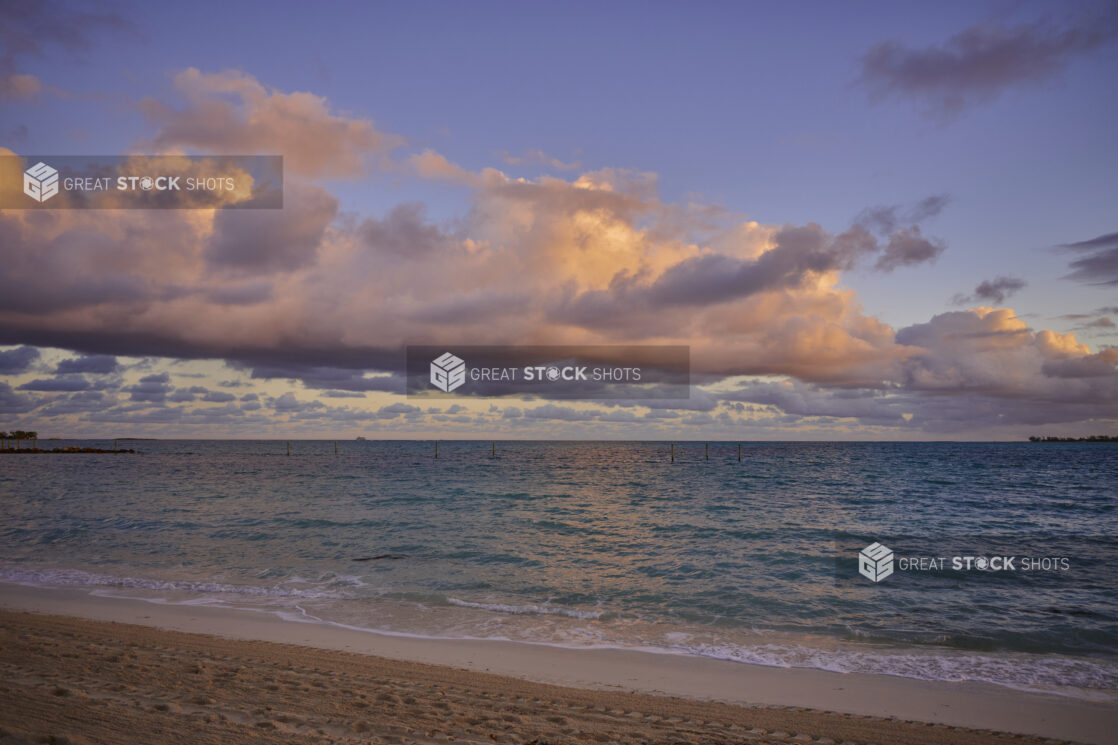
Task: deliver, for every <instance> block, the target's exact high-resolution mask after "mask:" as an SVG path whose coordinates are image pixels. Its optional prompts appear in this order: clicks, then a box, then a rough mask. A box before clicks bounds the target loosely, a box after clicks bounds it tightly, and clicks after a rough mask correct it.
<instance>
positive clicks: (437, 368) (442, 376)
mask: <svg viewBox="0 0 1118 745" xmlns="http://www.w3.org/2000/svg"><path fill="white" fill-rule="evenodd" d="M465 382H466V363H465V362H464V361H463V360H462V359H461V358H460V357H455V356H454V355H453V354H451V353H450V352H446V353H445V354H443V355H440V356H439V357H438V358H436V359H435V361H434V362H432V363H431V385H433V386H435V387H436V388H438V389H439V390H440V391H442V392H443V393H450V392H451V391H453V390H454V389H455V388H457V387H458V386H460V385H462V384H463V383H465Z"/></svg>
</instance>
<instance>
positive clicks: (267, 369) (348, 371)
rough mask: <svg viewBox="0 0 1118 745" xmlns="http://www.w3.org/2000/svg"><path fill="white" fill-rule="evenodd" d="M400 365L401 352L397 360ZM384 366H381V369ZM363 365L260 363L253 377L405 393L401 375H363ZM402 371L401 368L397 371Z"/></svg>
mask: <svg viewBox="0 0 1118 745" xmlns="http://www.w3.org/2000/svg"><path fill="white" fill-rule="evenodd" d="M377 364H378V361H376V360H373V359H370V360H369V369H375V368H376V366H377ZM398 364H399V365H400V367H401V368H402V367H403V355H400V358H399V360H398ZM381 369H383V368H381ZM365 371H366V368H349V367H333V366H328V365H300V364H298V363H278V364H263V365H257V366H255V367H253V368H252V377H253V379H255V380H272V379H276V378H281V379H285V380H299V381H301V382H302V383H303V385H305V386H306V387H307V388H317V389H325V390H335V391H353V392H366V391H384V392H386V393H404V391H405V388H406V386H405V381H406V379H405V377H404V376H403V375H402V374H389V375H378V376H374V377H370V378H367V377H365ZM400 372H401V373H402V372H403V371H402V370H401V371H400Z"/></svg>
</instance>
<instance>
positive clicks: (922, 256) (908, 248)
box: [874, 226, 947, 272]
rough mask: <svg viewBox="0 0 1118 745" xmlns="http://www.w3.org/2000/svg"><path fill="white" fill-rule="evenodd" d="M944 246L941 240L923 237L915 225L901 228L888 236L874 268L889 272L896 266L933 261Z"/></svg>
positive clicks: (942, 250)
mask: <svg viewBox="0 0 1118 745" xmlns="http://www.w3.org/2000/svg"><path fill="white" fill-rule="evenodd" d="M946 248H947V246H946V244H944V242H943V241H940V240H928V239H927V238H925V237H924V236H923V235H922V234H921V233H920V228H918V227H916V226H913V227H911V228H902V229H900V230H897V231H895V232H894V233H893V234H892V235H890V236H889V242H888V243H887V244H886V245H885V250H884V251H883V252H882V254H881V256H880V257H878V259H877V263H876V264H874V268H876V269H879V270H880V271H883V272H891V271H893V270H894V269H897V268H898V267H902V266H914V265H916V264H923V263H926V262H930V261H935V260H936V259H937V258H939V255H940V254H941V253H943V252H944V250H945V249H946Z"/></svg>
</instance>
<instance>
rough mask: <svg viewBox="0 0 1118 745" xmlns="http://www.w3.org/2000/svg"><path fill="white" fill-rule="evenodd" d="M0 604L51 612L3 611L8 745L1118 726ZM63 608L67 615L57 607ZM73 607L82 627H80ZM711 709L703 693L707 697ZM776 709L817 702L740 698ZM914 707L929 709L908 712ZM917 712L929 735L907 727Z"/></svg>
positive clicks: (714, 675) (567, 661) (372, 637)
mask: <svg viewBox="0 0 1118 745" xmlns="http://www.w3.org/2000/svg"><path fill="white" fill-rule="evenodd" d="M0 606H3V607H7V608H13V607H23V608H25V609H30V610H37V611H39V613H35V614H29V613H24V612H14V611H0V665H2V668H3V672H2V674H0V745H9V744H10V743H22V742H26V743H39V742H48V743H49V742H73V743H113V744H114V745H115V744H116V743H124V744H127V743H164V742H165V743H177V742H183V743H188V742H189V743H210V742H212V743H218V742H221V743H238V742H290V743H303V742H306V743H312V742H338V743H350V742H352V743H358V742H360V743H379V742H392V743H434V742H448V741H453V742H483V743H492V742H506V743H545V742H546V743H598V742H602V743H605V742H619V743H646V742H647V743H721V742H746V743H779V742H784V743H787V742H851V743H900V744H903V743H928V744H932V743H939V744H947V743H959V744H960V745H965V744H967V743H995V742H997V743H1007V742H1017V743H1028V742H1042V741H1050V740H1043V739H1041V738H1034V737H1028V736H1021V735H1009V734H998V733H997V732H994V731H991V730H993V729H997V730H1012V731H1017V732H1033V733H1040V734H1042V735H1045V736H1049V737H1050V736H1053V735H1056V736H1058V737H1061V738H1066V739H1067V740H1071V741H1074V740H1079V741H1084V742H1095V743H1108V742H1109V743H1113V742H1115V741H1116V737H1115V733H1118V708H1116V707H1115V705H1114V703H1113V702H1088V701H1081V700H1075V699H1070V698H1064V697H1056V696H1042V695H1037V694H1029V693H1023V692H1016V691H1008V690H1007V689H999V688H996V687H994V686H981V685H974V684H937V683H929V682H926V681H913V680H906V679H900V678H889V677H886V676H857V675H839V674H835V673H825V672H822V671H817V670H783V669H775V668H763V667H757V666H752V665H742V664H738V663H720V662H718V661H714V660H702V659H696V658H688V657H683V656H670V655H651V654H646V653H641V652H629V651H622V650H589V651H585V652H582V651H579V652H575V651H571V650H563V649H555V648H548V647H539V646H536V645H523V644H514V643H502V642H476V641H475V642H469V641H464V640H430V639H412V638H406V637H390V636H383V635H379V634H371V633H368V632H359V631H347V630H345V629H337V628H331V627H323V626H321V625H312V624H299V623H290V622H284V621H280V620H278V619H275V618H274V617H272V616H267V615H262V614H257V613H247V612H237V611H231V610H226V609H214V608H204V607H189V606H168V605H158V604H151V603H145V602H140V601H135V600H119V599H107V598H91V597H89V596H88V595H86V594H84V593H80V592H76V591H73V590H58V591H47V590H42V589H32V588H18V587H14V586H11V585H0ZM59 609H62V610H64V611H65V612H66V613H67V614H68V615H67V616H58V615H45V614H44V613H43V612H44V611H50V610H55V611H57V610H59ZM78 615H80V616H84V617H85V618H84V619H82V618H75V617H72V616H78ZM90 618H102V619H115V620H116V621H120V620H135V621H140V622H141V623H143V624H146V625H133V624H124V623H118V622H106V621H105V620H102V621H93V620H88V619H90ZM155 626H160V627H162V628H155ZM172 628H181V629H187V630H192V631H199V630H201V631H207V632H209V634H216V635H204V634H197V633H184V632H183V631H174V630H171V629H172ZM231 637H232V638H231ZM259 639H271V641H259ZM279 642H284V643H279ZM304 645H313V646H304ZM323 647H333V648H323ZM344 649H352V650H354V651H351V652H347V651H342V650H344ZM373 651H376V652H379V653H380V654H379V655H378V654H370V652H373ZM357 652H360V653H357ZM383 655H387V656H383ZM391 658H396V659H391ZM401 658H403V659H401ZM409 660H425V661H438V662H443V663H446V664H448V665H453V667H448V666H443V665H431V664H423V663H422V662H415V661H409ZM462 668H472V669H462ZM483 670H492V671H497V672H502V673H508V674H507V675H494V674H491V673H486V672H482V671H483ZM512 676H516V677H512ZM525 677H531V678H536V679H537V680H550V681H558V682H565V683H570V684H574V685H576V686H578V687H566V686H557V685H551V684H547V683H540V682H536V681H532V680H524V679H523V678H525ZM635 691H655V692H658V693H659V694H661V695H650V694H649V693H638V692H635ZM665 694H674V695H665ZM700 698H701V699H708V700H696V699H700ZM709 699H722V701H712V700H709ZM766 700H768V701H773V700H782V701H786V702H787V701H797V702H801V703H805V704H810V705H811V706H812V707H813V708H811V709H808V708H804V707H803V706H796V705H771V704H770V705H767V706H757V705H742V704H743V703H744V702H746V701H749V702H752V703H755V702H762V701H766ZM834 701H838V702H839V703H840V704H841V706H840V707H839V709H840V710H843V709H845V710H846V711H859V710H861V711H866V712H872V711H876V712H877V714H876V715H869V714H851V713H836V712H835V711H829V712H828V711H819V710H818V709H829V708H832V706H831V703H832V702H834ZM953 709H958V713H955V712H954V711H953ZM913 711H915V712H917V713H918V714H920V715H919V716H916V717H910V716H905V713H906V712H913ZM884 714H891V715H892V716H885V715H884ZM924 714H927V716H924ZM914 718H915V719H922V720H924V721H925V722H929V723H917V722H913V721H906V720H908V719H914ZM953 718H954V719H955V720H964V721H972V722H976V723H978V726H979V727H981V729H975V728H968V727H956V726H950V725H949V724H946V723H944V720H945V719H946V720H952V719H953ZM930 722H935V723H930ZM52 738H53V739H52Z"/></svg>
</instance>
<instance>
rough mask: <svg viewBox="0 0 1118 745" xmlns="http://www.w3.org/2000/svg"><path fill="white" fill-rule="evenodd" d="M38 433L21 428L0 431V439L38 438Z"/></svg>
mask: <svg viewBox="0 0 1118 745" xmlns="http://www.w3.org/2000/svg"><path fill="white" fill-rule="evenodd" d="M38 439H39V433H38V432H36V431H34V430H32V431H30V432H25V431H24V430H22V429H17V430H13V431H12V432H0V440H38Z"/></svg>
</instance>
